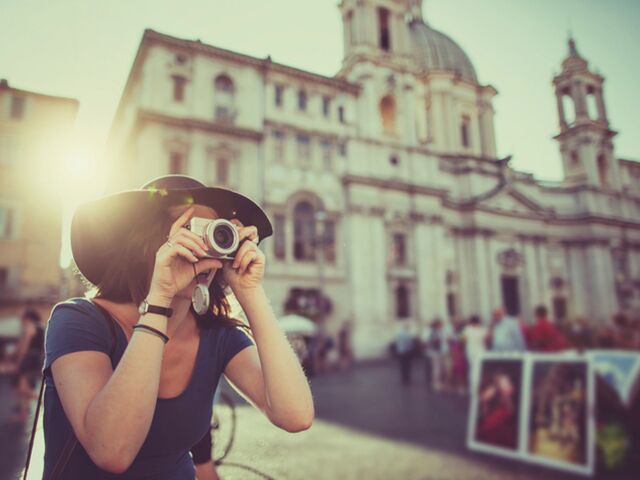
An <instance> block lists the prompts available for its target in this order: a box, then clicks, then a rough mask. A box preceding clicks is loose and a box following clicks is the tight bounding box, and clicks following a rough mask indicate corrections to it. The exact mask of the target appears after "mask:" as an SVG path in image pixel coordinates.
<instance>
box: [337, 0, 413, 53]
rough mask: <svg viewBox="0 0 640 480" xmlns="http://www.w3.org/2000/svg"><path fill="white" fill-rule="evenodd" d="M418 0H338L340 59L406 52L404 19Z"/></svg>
mask: <svg viewBox="0 0 640 480" xmlns="http://www.w3.org/2000/svg"><path fill="white" fill-rule="evenodd" d="M421 6H422V0H400V1H398V0H342V1H341V2H340V4H339V5H338V8H339V9H340V12H341V13H342V23H343V32H344V60H345V62H346V61H348V60H349V59H352V58H353V57H358V56H359V57H362V56H366V57H377V58H379V57H387V58H392V57H398V56H403V55H405V56H410V55H411V44H410V38H409V31H408V28H407V19H408V18H409V16H410V15H412V12H413V14H415V13H416V12H419V11H420V10H421Z"/></svg>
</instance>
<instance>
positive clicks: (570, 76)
mask: <svg viewBox="0 0 640 480" xmlns="http://www.w3.org/2000/svg"><path fill="white" fill-rule="evenodd" d="M568 45H569V55H568V56H567V58H565V59H564V61H563V62H562V71H561V72H560V74H559V75H557V76H556V77H555V78H554V79H553V85H554V87H555V94H556V101H557V107H558V116H559V120H560V121H559V124H560V125H559V126H560V133H559V134H558V135H556V136H555V137H554V138H555V139H556V140H557V141H558V143H559V144H560V153H561V155H562V166H563V170H564V181H565V183H567V184H570V185H576V184H586V185H592V186H596V187H599V188H605V189H612V188H613V189H619V188H620V176H619V171H618V162H617V161H616V159H615V157H614V149H613V141H612V139H613V137H614V136H615V135H616V134H617V132H615V131H613V130H611V128H610V127H609V120H608V119H607V112H606V109H605V103H604V96H603V91H602V85H603V83H604V78H603V77H602V76H601V75H599V74H598V73H595V72H592V71H591V70H590V69H589V63H588V62H587V61H586V60H585V59H584V58H582V57H581V56H580V54H579V53H578V49H577V47H576V43H575V41H574V39H573V38H570V39H569V42H568Z"/></svg>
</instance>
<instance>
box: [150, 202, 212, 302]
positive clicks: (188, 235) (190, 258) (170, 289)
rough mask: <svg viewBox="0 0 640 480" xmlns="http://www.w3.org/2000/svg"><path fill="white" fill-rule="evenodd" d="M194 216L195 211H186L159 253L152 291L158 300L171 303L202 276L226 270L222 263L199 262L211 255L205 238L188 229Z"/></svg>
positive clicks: (208, 259) (209, 260)
mask: <svg viewBox="0 0 640 480" xmlns="http://www.w3.org/2000/svg"><path fill="white" fill-rule="evenodd" d="M193 212H194V208H193V207H190V208H188V209H187V210H185V211H184V213H183V214H182V215H181V216H180V217H179V218H178V219H177V220H176V221H175V222H174V223H173V225H172V226H171V230H170V231H169V235H168V240H167V241H166V242H165V243H163V244H162V246H161V247H160V248H159V249H158V251H157V252H156V261H155V266H154V268H153V276H152V278H151V287H150V289H149V293H150V296H151V293H153V296H154V298H157V297H160V298H162V299H167V300H171V299H173V297H174V296H175V294H176V293H178V292H179V291H180V290H182V289H183V288H185V287H187V286H188V285H189V284H190V283H191V282H192V281H193V279H194V278H195V277H196V275H197V274H199V273H200V272H203V271H205V270H211V269H212V268H221V267H222V262H221V261H220V260H216V259H213V258H206V259H203V260H200V258H198V257H202V256H206V255H207V253H206V251H205V250H206V248H207V247H206V245H205V243H204V241H203V240H202V238H200V237H199V236H198V235H196V234H195V233H193V232H191V231H189V230H188V229H186V228H185V227H184V225H186V224H187V222H188V221H189V219H190V218H191V216H192V215H193ZM195 254H197V255H198V256H196V255H195Z"/></svg>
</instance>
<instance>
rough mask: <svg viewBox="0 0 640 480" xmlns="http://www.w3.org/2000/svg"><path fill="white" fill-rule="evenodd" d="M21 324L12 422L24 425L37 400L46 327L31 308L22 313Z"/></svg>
mask: <svg viewBox="0 0 640 480" xmlns="http://www.w3.org/2000/svg"><path fill="white" fill-rule="evenodd" d="M20 323H21V324H22V334H21V336H20V340H18V346H17V348H16V352H15V356H14V359H13V363H14V368H15V375H14V380H13V383H14V386H15V393H16V396H17V399H18V404H17V405H16V407H15V414H14V415H13V416H12V417H11V420H12V421H14V422H20V423H23V422H25V421H26V420H27V418H28V417H29V404H30V403H31V400H33V399H34V398H37V395H36V394H35V387H36V382H37V379H38V376H39V375H40V370H41V369H42V362H43V361H44V327H43V326H42V320H41V318H40V314H39V313H38V311H37V310H35V309H34V308H31V307H29V308H27V309H25V311H24V312H23V313H22V315H21V316H20Z"/></svg>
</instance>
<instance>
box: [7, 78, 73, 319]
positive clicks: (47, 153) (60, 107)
mask: <svg viewBox="0 0 640 480" xmlns="http://www.w3.org/2000/svg"><path fill="white" fill-rule="evenodd" d="M78 106H79V104H78V101H77V100H73V99H69V98H62V97H54V96H50V95H43V94H41V93H36V92H30V91H27V90H20V89H17V88H14V87H12V86H11V85H9V82H8V81H7V80H4V79H2V80H0V303H1V307H0V318H2V317H5V316H12V315H13V314H14V313H15V312H18V311H19V310H20V309H21V308H22V307H23V306H24V304H25V303H26V302H32V303H33V304H34V306H37V305H40V304H41V305H43V308H44V310H43V312H41V313H43V315H44V314H46V308H45V307H46V305H50V304H51V303H54V302H56V301H59V298H60V288H61V286H62V285H63V278H62V270H61V268H60V248H61V236H62V199H61V198H60V195H61V192H60V188H59V184H60V182H61V181H62V180H63V179H62V178H61V177H62V175H61V172H63V171H64V167H65V162H66V160H67V155H68V154H69V141H70V136H71V133H72V129H73V126H74V122H75V119H76V114H77V112H78ZM45 318H46V315H45Z"/></svg>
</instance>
